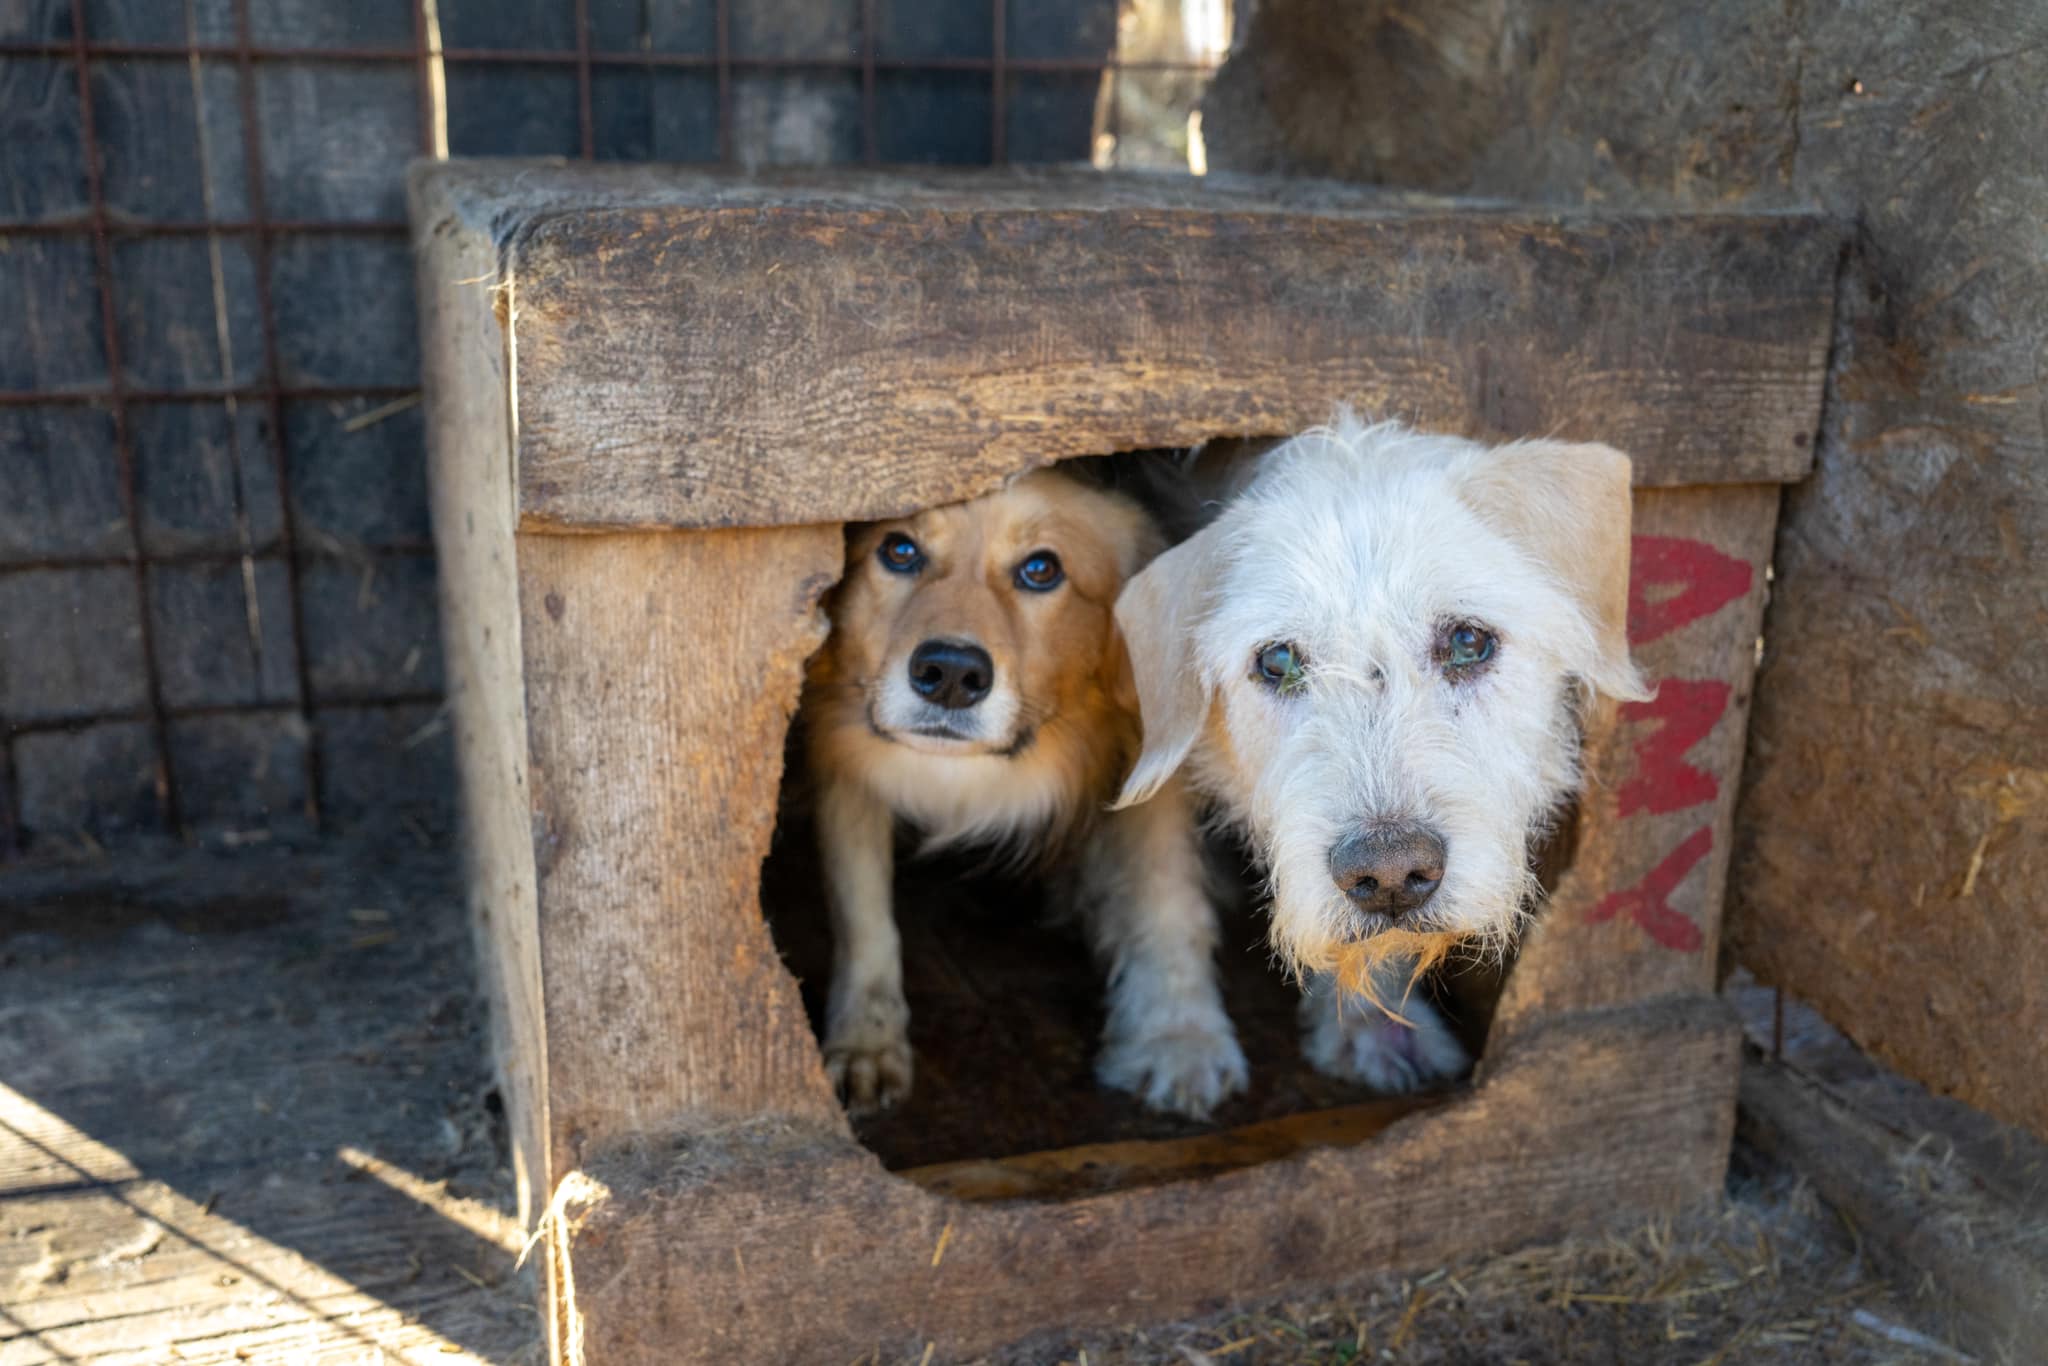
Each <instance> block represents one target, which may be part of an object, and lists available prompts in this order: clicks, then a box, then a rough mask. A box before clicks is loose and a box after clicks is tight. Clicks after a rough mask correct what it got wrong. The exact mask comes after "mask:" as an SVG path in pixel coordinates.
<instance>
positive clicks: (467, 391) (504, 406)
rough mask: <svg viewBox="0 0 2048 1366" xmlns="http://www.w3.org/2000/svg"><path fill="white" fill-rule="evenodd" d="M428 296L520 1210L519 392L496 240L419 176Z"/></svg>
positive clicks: (533, 977) (467, 756)
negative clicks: (511, 460)
mask: <svg viewBox="0 0 2048 1366" xmlns="http://www.w3.org/2000/svg"><path fill="white" fill-rule="evenodd" d="M416 188H418V193H416V194H415V198H414V201H413V205H412V212H413V219H414V222H415V223H416V224H418V225H419V229H420V231H419V299H420V336H421V351H422V359H423V361H424V365H425V372H424V382H425V388H426V410H427V411H426V423H427V438H428V441H427V449H428V458H429V460H430V462H431V469H432V478H431V480H430V482H429V493H430V497H431V502H432V509H433V521H434V545H435V549H436V554H437V558H438V561H439V567H440V593H441V650H442V659H443V669H444V671H445V673H446V677H447V688H448V700H449V714H450V716H451V718H452V720H453V723H454V729H455V762H456V770H457V773H458V774H459V776H460V781H461V788H462V793H463V815H464V828H465V834H466V837H467V838H466V839H465V841H464V847H465V854H466V858H467V860H468V877H467V886H468V893H469V900H470V910H471V916H472V922H473V924H474V926H475V931H476V945H477V960H478V965H479V969H480V973H481V976H482V978H483V984H484V995H485V997H486V998H487V999H488V1001H489V1003H490V1012H491V1022H492V1041H493V1054H494V1059H495V1061H496V1064H497V1068H498V1074H499V1085H500V1087H501V1088H502V1090H503V1093H504V1099H505V1113H506V1116H507V1119H508V1122H509V1124H510V1126H511V1147H512V1167H513V1177H514V1179H515V1181H516V1183H517V1186H518V1202H519V1203H518V1208H519V1217H520V1219H521V1221H522V1222H524V1221H526V1220H528V1219H530V1218H531V1217H532V1216H533V1214H534V1213H535V1212H536V1210H537V1209H538V1208H539V1206H540V1205H543V1204H545V1203H546V1201H547V1195H548V1192H549V1190H551V1189H552V1182H551V1181H550V1179H549V1175H548V1170H549V1168H548V1158H547V1138H546V1134H547V1113H548V1112H547V1101H548V1097H547V1039H546V1036H545V1035H544V1034H543V1032H542V1026H541V980H540V947H539V911H538V909H537V903H536V901H535V899H534V886H535V878H534V853H533V834H532V825H531V821H530V816H529V810H528V803H527V798H526V793H527V773H526V712H525V706H524V695H523V689H522V687H521V682H520V663H521V661H520V620H519V590H518V585H517V582H516V578H515V573H514V567H513V553H514V552H513V544H512V526H513V520H514V511H513V493H512V480H511V468H510V466H509V464H508V462H507V454H506V453H507V451H508V450H509V449H510V446H511V440H512V436H511V421H512V414H511V407H510V402H511V395H510V391H509V388H508V386H507V381H506V373H507V366H508V361H507V359H506V356H505V344H504V337H503V334H502V332H501V331H500V329H499V325H498V319H497V316H496V313H495V311H494V304H495V296H494V294H493V292H492V289H491V283H492V281H493V279H494V278H495V274H496V271H497V264H498V253H497V249H496V247H495V246H494V245H493V244H492V243H491V242H490V241H489V240H488V238H485V237H483V236H480V235H477V234H472V233H463V232H460V231H457V230H456V224H455V220H454V217H453V215H452V213H451V212H450V210H449V208H448V206H447V205H445V204H444V203H442V202H440V201H439V200H437V199H435V198H434V197H433V195H432V194H431V192H430V191H429V190H427V189H425V188H423V187H416Z"/></svg>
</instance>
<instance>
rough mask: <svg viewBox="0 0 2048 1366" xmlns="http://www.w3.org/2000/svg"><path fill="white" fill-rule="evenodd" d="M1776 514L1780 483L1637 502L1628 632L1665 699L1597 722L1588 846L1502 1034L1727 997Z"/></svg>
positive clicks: (1531, 955)
mask: <svg viewBox="0 0 2048 1366" xmlns="http://www.w3.org/2000/svg"><path fill="white" fill-rule="evenodd" d="M1777 505H1778V489H1777V487H1776V486H1775V485H1770V484H1752V485H1744V486H1738V487H1734V488H1717V489H1648V490H1639V491H1638V492H1637V494H1636V500H1635V509H1634V514H1635V515H1634V534H1635V548H1636V553H1635V555H1634V564H1633V566H1632V568H1633V576H1632V577H1633V581H1632V585H1631V609H1630V630H1629V635H1630V643H1631V654H1632V655H1633V657H1634V659H1635V661H1636V665H1637V667H1638V668H1639V669H1640V670H1641V671H1642V674H1643V677H1644V678H1645V679H1646V680H1647V681H1648V682H1650V683H1651V684H1652V685H1653V686H1655V687H1656V689H1657V699H1656V700H1655V701H1652V702H1650V703H1634V704H1630V705H1628V706H1626V707H1622V708H1615V707H1612V706H1603V707H1602V708H1600V709H1599V711H1598V712H1597V713H1596V715H1595V716H1594V717H1593V718H1592V720H1591V722H1590V723H1589V726H1588V733H1587V738H1586V753H1585V765H1584V766H1585V771H1586V775H1587V782H1586V788H1585V791H1584V793H1583V795H1582V796H1581V798H1580V818H1579V820H1578V847H1577V850H1576V853H1575V856H1574V858H1573V861H1572V864H1571V866H1570V868H1569V870H1568V871H1566V872H1564V873H1563V874H1562V875H1561V876H1560V877H1559V879H1558V881H1557V884H1556V886H1555V887H1554V889H1553V891H1552V893H1551V896H1550V898H1549V900H1548V902H1547V903H1546V904H1545V905H1544V907H1543V908H1542V910H1541V911H1540V912H1539V918H1538V920H1537V923H1536V924H1535V925H1534V926H1533V927H1532V928H1531V929H1530V931H1529V932H1528V933H1527V934H1526V936H1525V938H1524V944H1523V948H1522V953H1521V956H1520V958H1519V959H1518V960H1517V962H1516V964H1515V967H1514V971H1513V972H1511V973H1510V974H1509V975H1508V980H1507V986H1506V989H1505V991H1504V992H1503V995H1502V998H1501V1002H1500V1005H1499V1007H1498V1009H1497V1012H1496V1015H1495V1020H1494V1032H1495V1035H1496V1037H1498V1036H1499V1035H1500V1034H1501V1033H1502V1032H1504V1031H1505V1032H1512V1031H1513V1030H1515V1029H1518V1028H1521V1027H1523V1026H1524V1025H1526V1024H1528V1023H1530V1022H1532V1021H1537V1020H1541V1019H1542V1018H1544V1017H1546V1016H1547V1015H1549V1014H1551V1013H1554V1012H1557V1011H1564V1010H1580V1009H1586V1008H1589V1007H1597V1006H1611V1005H1619V1004H1623V1003H1626V1002H1631V1001H1642V1000H1647V999H1650V998H1652V997H1656V996H1660V995H1666V994H1681V995H1683V994H1699V993H1705V992H1711V991H1712V990H1713V988H1714V982H1715V965H1716V962H1717V959H1718V954H1719V945H1720V929H1721V908H1722V893H1723V889H1724V886H1725V883H1726V880H1727V870H1728V853H1729V841H1730V830H1731V829H1732V826H1733V823H1734V812H1735V797H1736V792H1737V790H1738V788H1739V786H1740V782H1741V775H1742V750H1743V740H1744V736H1745V733H1746V730H1747V723H1748V717H1749V699H1750V685H1751V679H1752V677H1753V676H1754V674H1755V670H1756V642H1757V638H1758V635H1759V633H1760V632H1761V630H1762V621H1763V610H1764V600H1765V596H1766V593H1767V588H1768V586H1767V584H1766V582H1765V567H1766V566H1767V565H1768V564H1769V562H1770V553H1771V535H1772V530H1773V528H1774V526H1775V525H1776V519H1777ZM1724 1080H1727V1081H1732V1077H1731V1078H1724Z"/></svg>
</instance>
